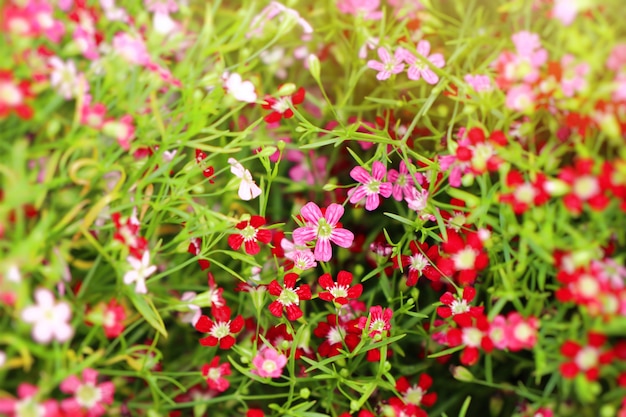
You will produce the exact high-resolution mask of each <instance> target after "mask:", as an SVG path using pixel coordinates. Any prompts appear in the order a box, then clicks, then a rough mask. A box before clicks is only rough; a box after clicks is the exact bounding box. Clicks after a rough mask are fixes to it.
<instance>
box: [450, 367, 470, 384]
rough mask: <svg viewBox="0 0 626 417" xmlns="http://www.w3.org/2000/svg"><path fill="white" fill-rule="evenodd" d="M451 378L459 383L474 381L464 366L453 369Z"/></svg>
mask: <svg viewBox="0 0 626 417" xmlns="http://www.w3.org/2000/svg"><path fill="white" fill-rule="evenodd" d="M452 376H453V377H454V379H456V380H457V381H461V382H472V381H473V380H474V375H473V374H472V373H471V372H470V370H469V369H467V368H466V367H464V366H455V367H453V368H452Z"/></svg>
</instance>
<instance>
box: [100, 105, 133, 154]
mask: <svg viewBox="0 0 626 417" xmlns="http://www.w3.org/2000/svg"><path fill="white" fill-rule="evenodd" d="M102 131H103V132H104V133H105V134H107V135H109V136H111V137H113V138H115V140H116V141H117V143H118V144H119V145H120V146H121V147H122V149H124V150H125V151H128V150H129V149H130V141H131V140H132V139H133V138H134V137H135V126H133V117H132V116H131V115H130V114H127V115H124V116H122V117H120V118H119V119H118V120H115V119H112V120H107V121H105V122H104V124H103V125H102Z"/></svg>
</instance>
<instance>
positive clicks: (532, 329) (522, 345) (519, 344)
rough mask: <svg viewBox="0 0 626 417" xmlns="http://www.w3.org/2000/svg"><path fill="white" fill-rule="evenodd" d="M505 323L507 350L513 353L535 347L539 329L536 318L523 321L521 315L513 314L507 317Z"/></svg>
mask: <svg viewBox="0 0 626 417" xmlns="http://www.w3.org/2000/svg"><path fill="white" fill-rule="evenodd" d="M506 321H507V326H506V340H507V347H508V349H509V350H511V351H513V352H515V351H518V350H522V349H532V348H533V347H535V344H536V343H537V330H538V329H539V320H537V318H536V317H529V318H528V319H524V317H522V316H521V314H519V313H517V312H513V313H511V314H509V315H508V317H507V318H506Z"/></svg>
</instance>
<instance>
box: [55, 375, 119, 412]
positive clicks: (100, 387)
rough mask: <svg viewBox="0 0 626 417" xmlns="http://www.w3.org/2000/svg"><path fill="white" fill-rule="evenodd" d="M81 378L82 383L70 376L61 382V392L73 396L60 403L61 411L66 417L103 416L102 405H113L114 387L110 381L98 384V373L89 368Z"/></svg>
mask: <svg viewBox="0 0 626 417" xmlns="http://www.w3.org/2000/svg"><path fill="white" fill-rule="evenodd" d="M82 376H83V379H82V381H81V380H80V379H79V378H78V377H77V376H76V375H71V376H69V377H67V378H66V379H65V380H64V381H63V382H61V385H60V387H59V388H60V389H61V392H63V393H65V394H73V395H74V397H72V398H67V399H65V400H63V401H61V409H62V410H63V411H64V412H65V413H66V415H68V416H78V415H84V416H86V417H99V416H102V415H104V414H105V413H106V411H107V410H106V408H105V407H104V405H105V404H107V405H108V404H111V403H113V393H114V392H115V385H113V382H110V381H107V382H103V383H101V384H98V383H97V382H98V372H96V371H95V370H93V369H91V368H86V369H84V370H83V375H82Z"/></svg>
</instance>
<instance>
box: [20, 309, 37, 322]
mask: <svg viewBox="0 0 626 417" xmlns="http://www.w3.org/2000/svg"><path fill="white" fill-rule="evenodd" d="M40 317H41V312H40V310H39V307H36V306H30V307H26V308H25V309H24V310H22V320H24V321H25V322H26V323H35V322H37V320H39V318H40Z"/></svg>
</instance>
